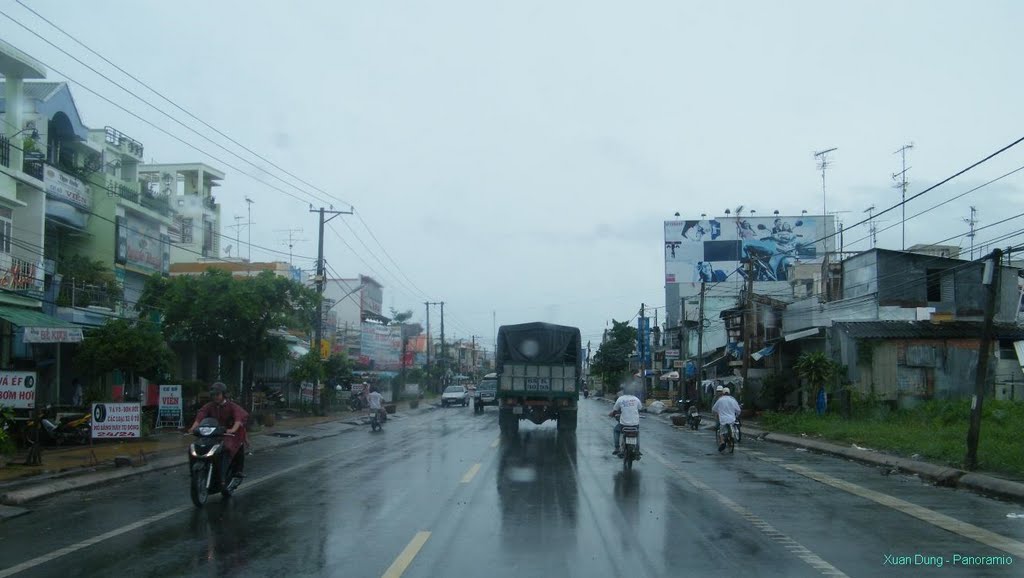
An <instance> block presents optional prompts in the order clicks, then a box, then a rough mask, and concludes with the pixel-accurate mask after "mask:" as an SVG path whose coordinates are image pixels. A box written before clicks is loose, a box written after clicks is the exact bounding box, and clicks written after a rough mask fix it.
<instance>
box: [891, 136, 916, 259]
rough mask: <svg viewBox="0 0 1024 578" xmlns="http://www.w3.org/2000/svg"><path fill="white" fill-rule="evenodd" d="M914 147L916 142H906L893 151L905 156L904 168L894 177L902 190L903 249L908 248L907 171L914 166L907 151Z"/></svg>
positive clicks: (897, 187) (894, 174)
mask: <svg viewBox="0 0 1024 578" xmlns="http://www.w3.org/2000/svg"><path fill="white" fill-rule="evenodd" d="M912 148H914V143H910V144H905V145H903V146H901V147H900V148H899V150H897V151H895V152H893V153H892V154H894V155H900V156H901V157H903V170H902V171H900V172H898V173H893V175H892V178H893V180H894V181H896V184H895V185H893V188H894V189H899V190H900V206H901V207H902V208H903V219H902V222H901V223H900V224H901V225H902V226H903V250H904V251H906V250H907V184H908V182H907V171H909V170H910V169H911V168H912V167H908V166H907V151H908V150H910V149H912Z"/></svg>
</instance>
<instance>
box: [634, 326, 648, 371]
mask: <svg viewBox="0 0 1024 578" xmlns="http://www.w3.org/2000/svg"><path fill="white" fill-rule="evenodd" d="M636 326H637V334H636V340H637V343H636V351H637V353H638V354H640V355H641V356H642V358H641V363H643V364H644V365H650V363H651V318H650V317H641V318H639V319H637V320H636Z"/></svg>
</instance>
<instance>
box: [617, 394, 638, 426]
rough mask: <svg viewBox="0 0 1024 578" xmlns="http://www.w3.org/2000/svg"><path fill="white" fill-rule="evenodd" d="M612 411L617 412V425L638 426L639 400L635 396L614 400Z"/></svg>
mask: <svg viewBox="0 0 1024 578" xmlns="http://www.w3.org/2000/svg"><path fill="white" fill-rule="evenodd" d="M612 411H617V412H619V423H620V424H622V425H640V398H638V397H637V396H635V395H628V394H627V395H622V396H619V399H617V400H615V406H614V407H613V408H612Z"/></svg>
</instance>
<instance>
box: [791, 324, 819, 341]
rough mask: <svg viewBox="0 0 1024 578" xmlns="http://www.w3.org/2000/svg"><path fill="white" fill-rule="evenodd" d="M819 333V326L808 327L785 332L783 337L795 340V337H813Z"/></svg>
mask: <svg viewBox="0 0 1024 578" xmlns="http://www.w3.org/2000/svg"><path fill="white" fill-rule="evenodd" d="M819 333H821V328H820V327H812V328H810V329H804V330H803V331H795V332H793V333H787V334H786V335H785V336H784V337H785V339H786V341H796V340H797V339H803V338H804V337H814V336H816V335H818V334H819Z"/></svg>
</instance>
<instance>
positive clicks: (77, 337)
mask: <svg viewBox="0 0 1024 578" xmlns="http://www.w3.org/2000/svg"><path fill="white" fill-rule="evenodd" d="M24 329H25V335H24V340H25V343H81V342H82V329H81V328H80V327H71V328H69V327H25V328H24Z"/></svg>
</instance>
